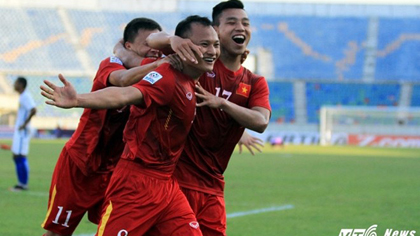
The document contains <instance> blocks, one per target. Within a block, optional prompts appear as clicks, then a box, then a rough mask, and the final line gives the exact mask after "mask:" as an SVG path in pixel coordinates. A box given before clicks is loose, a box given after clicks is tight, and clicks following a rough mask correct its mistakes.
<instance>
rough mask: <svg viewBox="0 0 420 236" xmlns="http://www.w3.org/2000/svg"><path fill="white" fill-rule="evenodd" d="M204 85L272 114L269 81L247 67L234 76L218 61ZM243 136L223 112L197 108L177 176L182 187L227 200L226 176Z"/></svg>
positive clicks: (230, 118)
mask: <svg viewBox="0 0 420 236" xmlns="http://www.w3.org/2000/svg"><path fill="white" fill-rule="evenodd" d="M200 84H201V85H202V86H203V88H204V89H205V90H207V91H208V92H210V93H212V94H215V95H216V96H219V97H223V98H225V99H227V100H229V101H230V102H233V103H235V104H237V105H239V106H242V107H247V108H252V107H256V106H258V107H263V108H267V109H269V110H271V108H270V103H269V99H268V95H269V91H268V85H267V82H266V80H265V78H264V77H261V76H257V75H255V74H253V73H252V72H251V71H249V70H247V69H246V68H244V67H241V68H240V69H239V70H238V71H236V72H233V71H230V70H228V69H227V68H226V67H225V66H224V65H223V63H222V62H221V61H220V60H218V61H217V62H216V64H215V66H214V70H213V72H209V73H207V74H204V75H203V76H201V78H200ZM243 132H244V127H242V126H241V125H240V124H239V123H238V122H236V121H235V120H234V119H233V118H232V117H231V116H230V115H228V114H227V113H225V112H224V111H223V110H221V109H213V108H210V107H207V106H205V107H199V108H197V115H196V120H195V122H194V124H193V126H192V128H191V132H190V134H189V135H188V138H187V143H186V145H185V148H184V151H183V153H182V155H181V157H180V160H179V163H178V166H177V169H176V170H175V173H174V176H175V177H176V178H177V179H178V182H179V184H180V185H181V186H182V187H184V188H188V189H193V190H196V191H202V192H206V193H210V194H215V195H220V196H223V189H224V178H223V173H224V171H225V170H226V168H227V165H228V162H229V159H230V157H231V155H232V152H233V150H234V149H235V146H236V144H237V143H238V141H239V139H240V138H241V136H242V134H243Z"/></svg>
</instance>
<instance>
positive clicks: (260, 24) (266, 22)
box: [250, 16, 367, 80]
mask: <svg viewBox="0 0 420 236" xmlns="http://www.w3.org/2000/svg"><path fill="white" fill-rule="evenodd" d="M252 20H253V25H254V27H255V28H256V30H255V31H254V34H253V38H252V40H251V44H250V46H251V47H264V48H267V49H269V50H270V51H272V53H273V58H274V63H275V78H282V79H307V80H313V79H340V78H341V77H340V76H342V77H343V78H345V79H352V80H356V79H360V78H361V77H362V72H363V58H364V51H363V50H361V44H362V43H363V41H364V40H365V39H366V31H367V19H364V18H321V17H279V16H258V17H253V18H252ZM346 53H347V54H348V55H346ZM352 53H354V54H352ZM353 56H354V58H352V57H353ZM346 57H349V58H346Z"/></svg>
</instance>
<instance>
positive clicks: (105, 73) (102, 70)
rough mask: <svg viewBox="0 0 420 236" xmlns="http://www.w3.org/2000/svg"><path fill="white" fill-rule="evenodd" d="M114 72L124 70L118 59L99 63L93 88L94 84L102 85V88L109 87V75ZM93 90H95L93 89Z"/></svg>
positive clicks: (110, 58)
mask: <svg viewBox="0 0 420 236" xmlns="http://www.w3.org/2000/svg"><path fill="white" fill-rule="evenodd" d="M116 70H126V68H125V67H124V65H123V63H122V61H121V60H120V59H119V58H118V57H114V56H112V57H109V58H107V59H105V60H103V61H102V62H101V64H100V65H99V68H98V72H97V73H96V76H95V81H94V87H95V84H96V83H99V84H101V85H102V87H107V86H109V85H110V83H109V82H108V78H109V75H110V74H111V73H112V72H113V71H116ZM93 89H95V88H93Z"/></svg>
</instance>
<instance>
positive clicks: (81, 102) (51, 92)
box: [41, 74, 143, 109]
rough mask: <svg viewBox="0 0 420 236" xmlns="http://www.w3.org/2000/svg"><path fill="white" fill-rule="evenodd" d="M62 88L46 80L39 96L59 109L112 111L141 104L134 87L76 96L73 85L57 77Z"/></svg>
mask: <svg viewBox="0 0 420 236" xmlns="http://www.w3.org/2000/svg"><path fill="white" fill-rule="evenodd" d="M58 77H59V79H60V80H61V82H62V83H63V84H64V87H58V86H56V85H55V84H53V83H51V82H50V81H48V80H45V81H44V83H45V84H46V85H47V86H48V87H45V86H41V90H42V92H41V94H42V96H44V97H45V98H47V99H49V100H47V101H46V103H47V104H49V105H53V106H57V107H61V108H73V107H82V108H92V109H112V108H120V107H124V106H126V105H133V104H134V105H138V104H141V103H142V102H143V94H142V93H141V92H140V90H138V89H136V88H134V87H123V88H119V87H108V88H105V89H101V90H98V91H95V92H91V93H85V94H77V92H76V90H75V89H74V87H73V85H72V84H71V83H69V82H68V81H67V80H66V79H65V78H64V76H63V75H61V74H60V75H59V76H58Z"/></svg>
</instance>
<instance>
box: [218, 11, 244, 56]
mask: <svg viewBox="0 0 420 236" xmlns="http://www.w3.org/2000/svg"><path fill="white" fill-rule="evenodd" d="M219 23H220V24H219V25H218V26H215V27H214V28H215V29H216V31H217V33H218V35H219V38H220V44H221V46H222V48H223V50H226V51H227V52H228V53H229V54H233V55H238V56H239V55H242V54H243V53H244V52H245V50H246V47H247V46H248V43H249V40H250V39H251V26H250V23H249V19H248V15H247V14H246V12H245V11H244V10H242V9H226V10H224V11H223V12H222V14H220V16H219Z"/></svg>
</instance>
